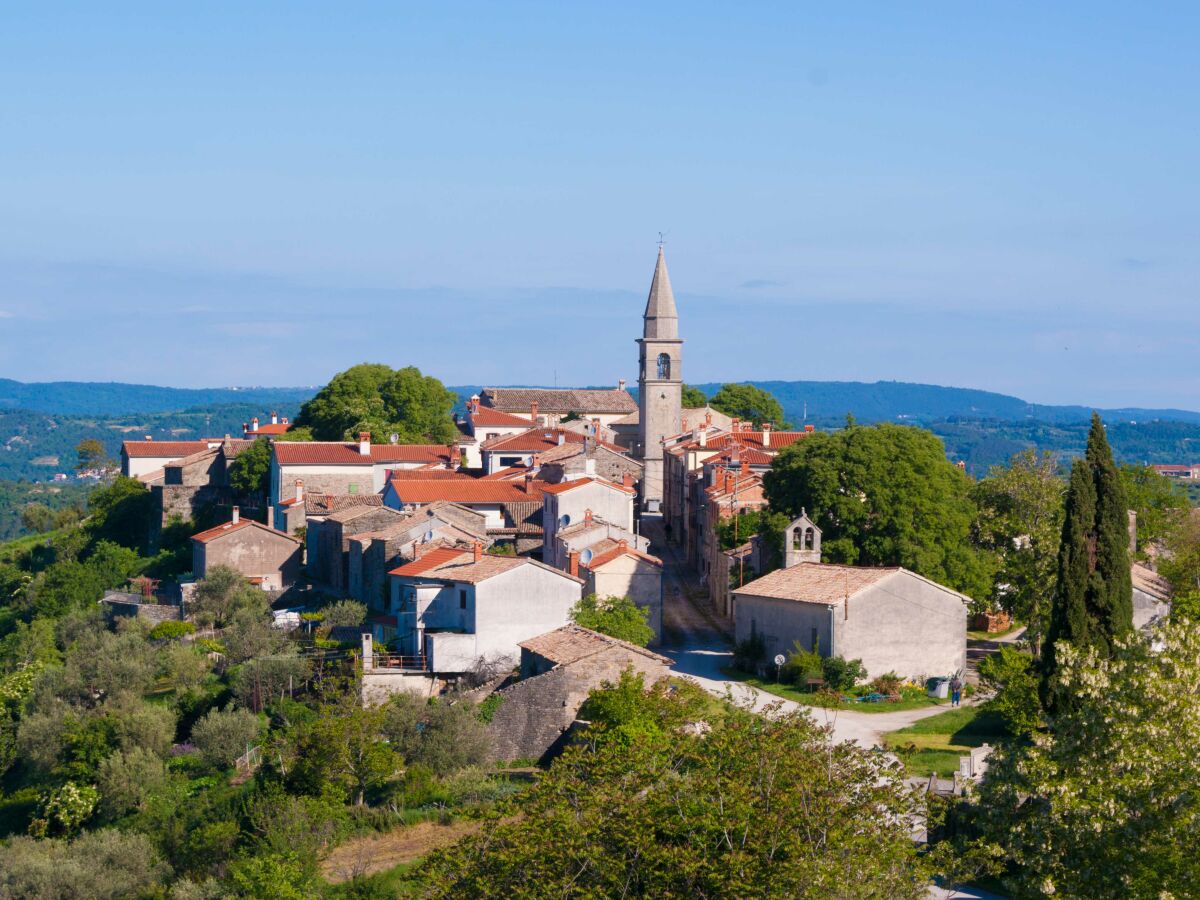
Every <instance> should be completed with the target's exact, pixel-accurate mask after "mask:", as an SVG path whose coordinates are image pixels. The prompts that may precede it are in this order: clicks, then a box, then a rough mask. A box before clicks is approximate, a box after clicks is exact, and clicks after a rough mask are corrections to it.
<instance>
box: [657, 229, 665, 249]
mask: <svg viewBox="0 0 1200 900" xmlns="http://www.w3.org/2000/svg"><path fill="white" fill-rule="evenodd" d="M666 242H667V233H666V232H665V231H660V232H659V233H658V249H659V250H661V249H662V245H663V244H665V243H666Z"/></svg>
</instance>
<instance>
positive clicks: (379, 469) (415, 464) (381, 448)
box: [271, 432, 457, 504]
mask: <svg viewBox="0 0 1200 900" xmlns="http://www.w3.org/2000/svg"><path fill="white" fill-rule="evenodd" d="M455 463H457V452H456V451H455V450H452V449H451V448H450V447H447V446H443V445H441V444H372V443H371V435H370V434H368V433H366V432H363V433H362V434H360V435H359V439H358V441H357V442H356V443H353V442H343V441H306V442H300V441H275V442H274V443H272V444H271V502H273V503H276V504H279V503H282V502H284V501H287V500H291V499H292V498H293V497H294V496H295V493H294V485H295V484H296V482H297V481H298V480H299V481H302V482H303V483H304V487H305V488H306V489H307V490H308V491H311V492H314V493H322V494H361V495H367V494H378V493H379V492H380V491H381V490H382V489H383V486H384V484H385V483H386V482H387V479H388V474H389V473H390V472H391V471H392V470H395V469H416V468H421V467H422V466H428V465H439V466H442V467H444V468H450V467H451V466H452V465H453V464H455Z"/></svg>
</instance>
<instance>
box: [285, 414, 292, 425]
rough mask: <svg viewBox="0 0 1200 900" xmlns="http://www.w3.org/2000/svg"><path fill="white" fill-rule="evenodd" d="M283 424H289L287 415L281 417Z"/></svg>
mask: <svg viewBox="0 0 1200 900" xmlns="http://www.w3.org/2000/svg"><path fill="white" fill-rule="evenodd" d="M283 424H284V425H290V424H291V423H290V422H289V421H288V417H287V416H284V417H283Z"/></svg>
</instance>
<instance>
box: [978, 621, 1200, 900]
mask: <svg viewBox="0 0 1200 900" xmlns="http://www.w3.org/2000/svg"><path fill="white" fill-rule="evenodd" d="M1058 648H1059V649H1058V657H1057V660H1058V666H1059V677H1060V678H1061V680H1062V683H1063V686H1064V690H1065V691H1066V692H1067V693H1068V694H1069V695H1071V696H1072V697H1074V698H1075V701H1076V702H1073V703H1071V704H1068V705H1066V706H1064V707H1063V708H1062V709H1061V710H1060V711H1059V712H1058V713H1057V718H1056V722H1055V728H1054V729H1053V731H1052V732H1049V733H1043V734H1039V735H1038V736H1037V738H1036V740H1034V741H1032V742H1016V743H1013V744H1010V745H1008V746H1005V747H1001V748H999V749H998V750H997V751H996V752H995V753H993V755H992V757H991V759H990V760H989V766H988V777H987V778H986V779H985V780H984V782H983V785H982V787H981V790H980V793H979V796H978V798H977V802H976V803H973V804H972V807H971V808H972V809H974V810H975V811H976V815H977V818H978V821H977V822H975V823H974V824H975V825H976V826H977V827H980V828H982V829H983V831H984V833H985V835H986V836H987V837H988V839H989V840H990V842H991V844H992V846H993V849H994V852H995V853H996V854H997V855H998V856H1000V857H1001V858H1002V859H1004V860H1005V861H1006V862H1007V863H1009V865H1010V868H1009V873H1010V875H1009V878H1008V881H1009V884H1008V886H1009V887H1010V889H1012V890H1013V892H1014V895H1015V896H1022V897H1033V896H1037V897H1043V896H1047V895H1054V896H1058V897H1096V898H1127V897H1135V898H1143V897H1144V898H1159V897H1188V896H1193V895H1194V894H1195V888H1196V885H1197V884H1200V855H1197V854H1196V853H1195V852H1194V847H1195V834H1196V817H1197V813H1198V804H1200V801H1198V799H1197V793H1196V786H1197V785H1200V755H1197V754H1196V752H1195V748H1196V747H1197V746H1198V745H1200V694H1198V693H1197V692H1196V685H1197V684H1198V683H1200V631H1198V630H1197V629H1196V628H1195V627H1194V625H1192V624H1190V623H1172V624H1170V625H1168V626H1167V627H1166V628H1164V629H1163V630H1161V631H1159V632H1158V633H1157V634H1156V635H1155V637H1154V639H1153V640H1145V639H1144V638H1143V637H1141V636H1138V635H1133V634H1131V635H1128V636H1127V637H1126V638H1122V639H1117V640H1116V642H1115V643H1114V644H1113V645H1112V647H1110V651H1111V654H1107V653H1101V652H1098V648H1096V647H1094V646H1091V645H1079V644H1072V643H1067V642H1064V643H1061V644H1059V645H1058Z"/></svg>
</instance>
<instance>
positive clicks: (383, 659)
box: [375, 653, 426, 672]
mask: <svg viewBox="0 0 1200 900" xmlns="http://www.w3.org/2000/svg"><path fill="white" fill-rule="evenodd" d="M375 668H376V669H411V670H416V671H421V672H424V671H425V669H426V661H425V654H424V653H418V654H417V655H416V656H401V655H399V654H396V653H376V654H375Z"/></svg>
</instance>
